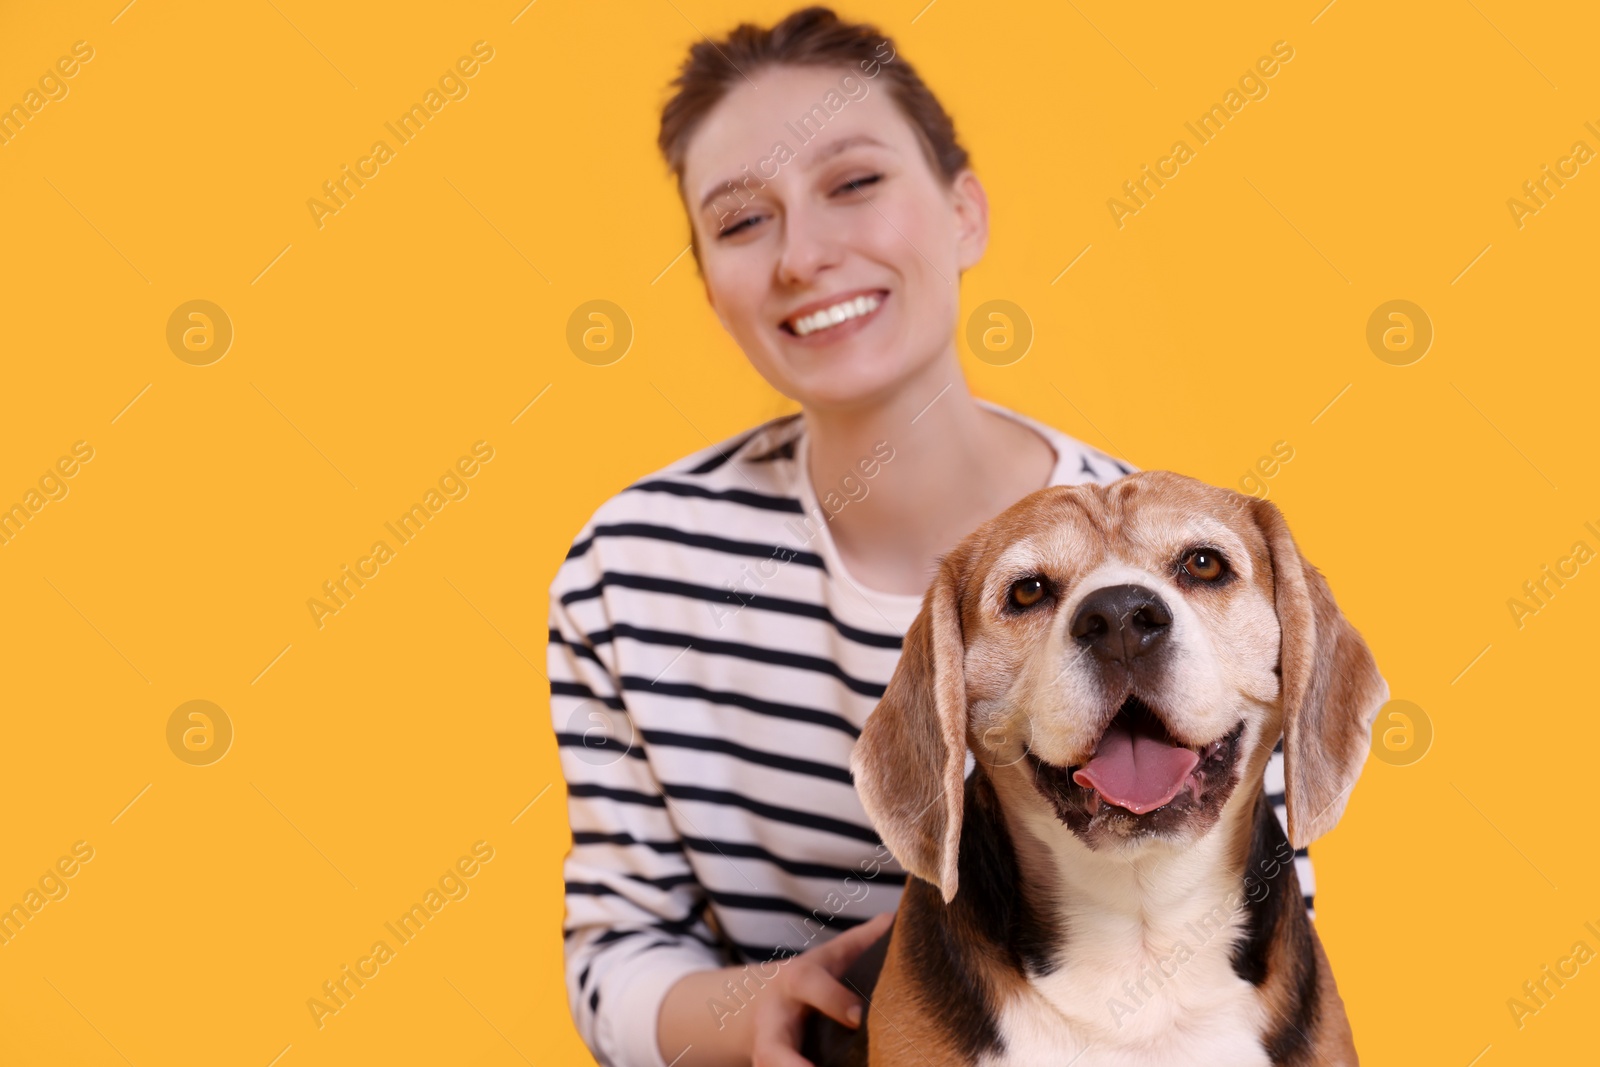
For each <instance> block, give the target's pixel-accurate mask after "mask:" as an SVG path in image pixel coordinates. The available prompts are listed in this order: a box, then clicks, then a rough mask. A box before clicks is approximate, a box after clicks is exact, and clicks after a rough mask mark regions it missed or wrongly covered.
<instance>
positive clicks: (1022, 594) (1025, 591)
mask: <svg viewBox="0 0 1600 1067" xmlns="http://www.w3.org/2000/svg"><path fill="white" fill-rule="evenodd" d="M1049 595H1050V587H1049V586H1048V585H1046V584H1045V580H1044V579H1043V578H1041V577H1039V576H1038V575H1036V574H1030V575H1028V577H1026V578H1023V579H1021V580H1019V581H1016V582H1013V583H1012V585H1011V592H1010V593H1009V594H1008V595H1007V597H1006V599H1007V601H1008V602H1009V603H1010V604H1011V606H1012V607H1014V608H1019V609H1024V610H1026V609H1027V608H1031V607H1033V606H1034V605H1035V604H1038V603H1040V602H1041V601H1043V600H1044V599H1045V598H1046V597H1048V596H1049Z"/></svg>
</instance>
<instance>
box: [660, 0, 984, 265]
mask: <svg viewBox="0 0 1600 1067" xmlns="http://www.w3.org/2000/svg"><path fill="white" fill-rule="evenodd" d="M885 45H887V46H888V58H887V59H886V58H885V54H884V51H883V49H884V46H885ZM781 65H788V66H799V67H848V68H850V69H851V70H852V71H857V70H860V71H866V70H868V69H872V70H873V71H874V73H873V74H872V75H869V76H872V77H876V75H877V74H878V73H881V74H883V75H885V76H886V77H887V78H888V89H889V96H890V99H892V100H893V101H894V102H895V105H896V106H898V107H899V109H900V111H901V113H902V114H903V115H905V117H906V120H907V121H908V122H909V123H910V124H911V128H912V130H914V131H915V132H916V135H917V140H918V142H919V143H920V144H921V146H922V151H923V155H924V156H925V157H926V158H927V160H928V165H929V167H930V168H931V169H932V170H933V172H934V173H935V174H937V175H938V176H939V177H940V178H941V179H942V180H943V181H944V183H945V185H947V186H948V185H951V184H953V183H954V182H955V179H956V175H958V174H959V173H961V170H962V168H964V167H966V166H967V150H966V149H965V148H962V147H961V143H960V141H958V140H957V138H956V129H955V124H954V123H953V122H951V121H950V116H949V115H948V114H946V113H945V110H944V108H943V107H942V106H941V105H940V104H939V101H938V99H937V98H936V97H935V96H934V95H933V93H932V91H931V90H929V89H928V87H927V86H926V85H925V84H923V81H922V78H921V77H920V76H918V74H917V72H916V69H915V68H914V67H912V65H911V64H910V63H909V62H907V61H906V60H905V59H902V58H900V57H899V56H898V55H897V54H896V51H895V48H894V42H893V41H892V40H891V39H890V38H889V37H887V36H885V35H884V34H883V33H881V32H880V31H879V30H878V28H877V27H876V26H873V25H871V24H870V23H860V22H843V21H841V20H840V19H839V16H838V15H836V14H834V13H833V10H832V9H831V8H827V7H822V6H812V7H806V8H801V9H799V10H797V11H794V12H792V13H790V14H789V15H788V16H786V17H785V18H784V19H783V21H781V22H779V23H777V24H776V25H774V26H772V28H770V29H763V28H761V27H760V26H756V25H753V24H751V23H748V22H745V23H741V24H740V25H738V26H737V27H735V28H734V29H733V30H732V32H730V33H729V34H728V35H727V36H726V37H724V38H723V39H722V40H720V41H712V40H709V39H707V40H701V41H697V42H695V44H694V45H693V46H691V47H690V49H689V56H688V58H687V59H685V60H684V61H683V65H682V67H680V68H679V71H678V76H677V78H675V79H674V80H673V82H672V86H673V87H674V88H675V89H676V90H677V91H676V92H675V93H673V95H672V98H671V99H670V100H668V101H667V103H666V106H665V107H663V108H662V109H661V131H660V134H659V135H658V137H657V138H656V143H657V145H658V146H659V147H660V149H661V154H662V155H663V156H664V157H666V161H667V166H668V167H669V168H670V169H671V171H672V174H673V176H674V177H675V178H676V179H677V184H678V196H679V198H680V199H682V200H683V201H684V207H685V210H687V209H688V206H689V205H688V197H687V196H686V195H685V191H684V187H683V169H684V157H685V155H686V154H687V152H688V147H689V140H690V138H691V137H693V135H694V132H695V130H697V129H698V128H699V126H700V123H701V122H702V121H703V120H704V119H705V117H706V115H708V114H709V113H710V112H711V109H712V108H714V107H715V106H716V105H717V103H718V102H719V101H721V99H722V98H723V97H724V96H725V95H727V92H728V90H729V89H730V88H732V87H733V86H734V85H735V84H736V83H737V82H740V81H743V80H744V79H746V78H747V77H748V76H749V75H750V74H751V73H753V72H754V71H757V70H760V69H761V68H763V67H771V66H781ZM689 232H690V240H691V244H693V246H694V255H695V263H696V264H697V265H698V264H699V262H700V245H699V242H698V240H696V239H695V238H694V226H693V224H692V222H691V225H690V227H689Z"/></svg>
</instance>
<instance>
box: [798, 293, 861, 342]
mask: <svg viewBox="0 0 1600 1067" xmlns="http://www.w3.org/2000/svg"><path fill="white" fill-rule="evenodd" d="M877 308H878V298H877V297H876V296H870V295H869V296H858V297H856V298H855V299H854V300H845V301H841V302H840V303H837V304H834V305H833V306H832V307H826V308H823V309H822V310H821V311H817V312H813V313H812V314H810V315H804V316H802V317H800V318H798V319H795V320H794V321H793V322H792V323H791V324H790V325H791V326H792V327H793V328H794V332H795V333H796V334H798V335H799V336H801V337H804V336H805V335H806V334H808V333H815V332H816V331H818V330H826V329H827V328H828V327H830V326H837V325H839V323H841V322H843V321H845V320H846V319H853V318H855V317H856V316H858V315H866V314H869V313H871V312H873V311H876V310H877Z"/></svg>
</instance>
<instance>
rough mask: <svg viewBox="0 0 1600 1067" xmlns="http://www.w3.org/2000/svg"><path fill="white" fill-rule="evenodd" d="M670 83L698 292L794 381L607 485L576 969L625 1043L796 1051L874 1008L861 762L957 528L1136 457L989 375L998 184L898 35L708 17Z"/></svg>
mask: <svg viewBox="0 0 1600 1067" xmlns="http://www.w3.org/2000/svg"><path fill="white" fill-rule="evenodd" d="M674 85H675V86H676V89H677V91H676V94H675V95H674V96H673V98H672V99H671V100H670V102H669V103H668V104H667V105H666V107H665V110H664V112H663V115H662V120H661V132H660V147H661V149H662V151H663V154H664V155H665V156H666V159H667V161H668V163H669V165H670V167H671V169H672V171H673V173H674V175H675V176H676V177H677V180H678V186H679V192H680V195H681V196H682V198H683V202H684V206H685V209H686V211H687V212H688V214H689V218H690V227H691V233H692V243H693V248H694V252H695V260H696V263H697V264H698V266H699V269H700V273H701V275H702V277H703V279H704V282H705V290H706V297H707V299H708V300H709V301H710V303H711V306H712V307H713V308H714V309H715V310H716V313H717V316H718V318H719V319H720V320H721V322H722V324H723V326H724V327H725V328H726V329H727V330H728V332H729V333H730V334H731V335H732V336H733V337H734V339H735V340H736V341H737V342H738V344H739V346H740V348H741V349H743V351H744V353H745V355H746V356H747V357H748V358H749V360H750V362H751V363H752V364H753V365H754V367H755V368H756V370H757V371H759V372H760V374H761V375H762V377H764V378H765V379H766V380H767V381H768V382H770V383H771V384H772V386H773V388H775V389H776V390H778V391H779V392H780V393H782V394H783V395H784V396H786V397H789V398H790V399H792V400H794V401H796V402H798V403H799V405H800V407H801V411H800V412H799V413H797V414H794V415H788V416H784V417H780V418H777V419H773V420H771V421H769V422H766V423H764V424H762V425H761V426H758V427H756V428H754V429H753V430H752V431H749V432H747V433H744V434H740V435H737V436H735V437H732V438H729V439H728V440H726V441H723V442H720V443H718V444H717V445H714V446H712V447H710V448H706V449H703V450H702V451H700V452H697V453H695V454H694V455H691V456H688V457H686V458H684V459H682V460H680V461H679V462H677V463H674V464H671V465H669V466H668V467H666V468H664V469H662V470H660V471H658V472H656V473H654V474H652V475H650V476H648V477H646V478H644V479H642V480H640V481H638V482H636V483H634V484H633V485H631V486H629V487H628V488H627V489H625V490H623V491H622V492H621V493H618V494H617V495H616V496H614V497H612V498H611V499H610V500H608V501H606V502H605V503H604V504H603V505H601V507H600V508H599V509H598V510H597V511H596V513H595V515H594V516H593V517H592V518H591V519H590V521H589V522H588V523H586V524H585V525H584V527H583V529H582V530H581V531H580V532H579V534H578V537H577V539H576V540H575V541H574V543H573V546H572V549H571V551H570V552H569V553H568V555H567V558H566V561H565V563H564V564H563V565H562V567H561V569H560V571H559V573H558V574H557V576H556V579H555V581H554V582H553V583H552V586H551V619H550V645H549V667H550V678H551V705H552V712H553V716H554V722H555V727H556V732H557V736H558V740H559V744H560V746H561V748H560V754H561V761H562V769H563V773H564V774H565V776H566V779H567V783H568V797H569V814H570V818H571V822H572V831H573V848H572V851H571V853H570V855H569V856H568V858H567V861H566V867H565V874H566V878H567V898H566V899H567V915H566V924H565V928H566V964H567V986H568V994H569V998H570V1001H571V1006H572V1011H573V1016H574V1019H575V1021H576V1023H577V1026H578V1029H579V1032H580V1033H581V1034H582V1036H583V1038H584V1040H585V1041H586V1042H587V1044H588V1045H589V1047H590V1048H591V1049H592V1050H593V1051H594V1052H595V1055H596V1056H597V1057H598V1058H599V1059H600V1060H601V1061H602V1062H604V1063H607V1064H610V1065H613V1067H636V1065H651V1067H663V1065H666V1064H673V1063H676V1064H681V1065H684V1067H687V1065H689V1064H740V1063H750V1062H754V1063H756V1064H759V1065H765V1064H780V1065H802V1064H805V1063H806V1062H807V1061H806V1060H805V1059H803V1058H802V1057H801V1056H800V1054H799V1052H798V1048H799V1046H800V1042H801V1036H802V1033H803V1030H804V1026H805V1020H806V1018H807V1016H808V1014H809V1013H811V1012H812V1011H817V1012H821V1013H823V1014H825V1015H827V1016H830V1017H832V1018H833V1019H835V1020H837V1021H839V1022H840V1023H843V1024H845V1025H855V1024H856V1023H857V1022H858V1021H859V1019H860V1011H861V1009H862V1002H861V998H860V997H859V996H857V994H856V993H855V992H854V991H852V989H850V988H848V987H847V986H846V985H844V984H843V983H842V982H841V981H840V980H839V978H840V976H841V975H842V974H843V972H844V970H845V968H846V967H848V966H849V965H850V964H851V963H852V962H853V961H854V960H855V959H856V957H857V956H858V955H859V954H860V953H861V952H862V950H863V949H865V948H866V947H867V946H868V945H869V944H871V943H872V942H873V941H874V940H875V939H876V938H877V937H878V936H879V935H880V934H882V933H883V931H884V929H885V927H886V925H887V916H888V913H890V912H892V911H893V910H894V907H895V905H896V903H897V901H898V899H899V894H900V890H901V887H902V886H903V885H904V880H905V875H904V873H903V872H902V871H901V870H900V868H899V867H898V866H897V865H896V864H895V863H894V862H893V860H892V858H890V857H889V856H888V855H887V853H886V852H885V851H884V850H883V848H882V845H881V843H880V842H879V840H878V838H877V835H876V834H875V833H874V832H873V830H872V828H871V826H870V824H869V823H868V820H867V818H866V816H865V815H864V813H863V812H862V810H861V807H860V804H859V801H858V800H857V797H856V794H855V791H854V789H853V787H852V785H851V780H850V776H849V773H848V770H847V768H848V764H849V756H850V747H851V743H852V741H853V740H854V738H855V737H856V736H857V734H858V733H859V731H860V728H861V725H862V723H863V722H864V721H865V718H866V716H867V714H868V713H869V712H870V711H871V710H872V708H873V707H874V705H875V704H876V702H877V699H878V697H879V696H881V694H882V693H883V689H884V686H885V684H886V683H887V682H888V679H889V676H890V674H891V673H892V672H893V669H894V665H895V662H896V660H897V659H898V657H899V654H900V638H901V635H902V634H903V633H904V632H905V630H906V629H907V627H908V626H909V625H910V623H911V621H912V619H913V618H914V617H915V616H916V613H917V611H918V609H919V607H920V605H921V596H922V593H923V591H924V589H925V587H926V585H927V584H928V582H929V580H930V579H931V577H932V575H933V573H934V569H935V566H936V561H937V557H938V556H939V555H940V554H941V553H943V552H946V551H948V550H949V549H950V548H951V547H953V546H954V545H955V544H956V542H958V541H959V540H960V539H961V537H962V536H963V535H965V534H966V533H967V532H969V531H970V530H972V529H973V528H974V527H976V526H977V525H979V524H980V523H981V522H983V521H984V520H985V519H988V518H989V517H991V516H992V515H994V514H996V513H997V512H999V511H1002V510H1004V509H1005V508H1006V507H1008V506H1009V505H1011V504H1012V503H1014V502H1015V501H1017V500H1018V499H1020V498H1021V497H1023V496H1026V495H1027V494H1029V493H1031V492H1034V491H1035V490H1038V489H1041V488H1043V487H1045V486H1047V485H1063V484H1073V483H1080V482H1097V483H1106V482H1110V481H1113V480H1115V479H1116V478H1118V477H1120V476H1122V475H1124V474H1127V473H1129V472H1130V471H1131V470H1132V468H1131V467H1129V466H1127V465H1126V464H1123V463H1119V462H1117V461H1115V460H1113V459H1111V458H1109V457H1107V456H1105V455H1103V454H1102V453H1100V452H1099V451H1096V450H1095V449H1093V448H1090V447H1088V446H1086V445H1084V444H1082V443H1080V442H1078V441H1076V440H1074V439H1072V438H1070V437H1068V436H1067V435H1065V434H1062V433H1061V432H1059V431H1057V430H1055V429H1053V428H1051V427H1048V426H1045V425H1043V424H1042V423H1039V422H1036V421H1034V420H1032V419H1030V418H1027V417H1024V416H1022V415H1019V414H1017V413H1015V412H1011V411H1008V410H1006V409H1005V408H1002V407H999V406H998V405H995V404H991V403H989V402H987V401H983V400H979V399H977V398H975V397H973V396H972V395H971V393H970V392H968V390H967V387H966V382H965V381H964V379H963V376H962V372H961V367H960V362H959V358H958V355H957V347H956V340H955V337H956V322H957V318H958V314H959V295H960V294H959V287H958V284H957V282H958V280H959V278H960V276H961V273H962V272H963V271H964V270H966V269H967V268H968V267H971V266H972V265H973V264H975V263H977V262H978V260H979V258H980V257H981V256H982V254H983V251H984V247H985V243H986V240H987V234H988V211H987V201H986V199H985V196H984V191H983V186H982V185H981V184H980V183H979V181H978V179H977V177H976V176H975V175H974V174H973V172H972V170H971V169H970V168H969V167H968V164H967V154H966V152H965V151H964V150H963V149H962V148H961V147H960V145H959V143H958V142H957V140H956V136H955V131H954V129H953V126H952V124H951V122H950V119H949V118H948V116H947V115H946V114H945V112H944V110H943V109H942V108H941V107H940V105H939V104H938V102H937V101H936V100H935V99H934V97H933V96H932V94H931V93H930V92H929V91H928V90H927V88H926V87H925V86H924V85H923V83H922V81H921V80H920V79H919V78H918V77H917V74H916V72H915V71H914V70H913V68H912V67H911V65H910V64H909V63H908V62H907V61H906V60H905V58H904V57H902V56H900V55H899V54H898V53H897V52H896V51H895V49H894V46H893V44H892V42H890V41H888V40H887V39H886V38H884V37H883V36H882V35H881V34H880V33H878V32H877V30H876V29H874V28H873V27H871V26H863V25H849V24H845V23H842V22H840V21H839V20H838V19H837V18H836V17H835V16H834V14H833V13H832V12H831V11H829V10H827V9H826V8H815V7H813V8H807V9H805V10H802V11H797V12H795V13H794V14H792V15H790V16H789V17H787V18H786V19H784V20H783V21H782V22H780V23H778V24H777V25H775V26H773V27H772V28H771V29H761V28H758V27H755V26H750V25H744V26H740V27H739V28H737V29H735V30H734V31H733V32H732V33H731V34H730V35H729V36H728V37H727V38H726V39H723V40H720V41H717V42H711V41H705V42H703V43H699V44H696V45H695V46H694V47H693V48H692V49H691V50H690V54H689V57H688V59H687V61H686V62H685V63H684V65H683V68H682V70H681V72H680V75H679V77H678V78H677V80H676V82H675V83H674ZM1281 760H1282V756H1281V754H1276V753H1275V754H1274V755H1273V757H1272V764H1271V766H1270V767H1269V771H1268V776H1269V782H1271V781H1274V780H1276V781H1278V782H1281V769H1282V768H1281ZM1274 775H1276V776H1277V777H1276V779H1274ZM1269 788H1270V786H1269ZM1279 815H1280V818H1282V817H1283V813H1282V811H1281V810H1280V812H1279ZM1303 864H1304V861H1302V868H1301V871H1300V874H1301V878H1302V883H1301V884H1302V885H1304V886H1307V887H1308V888H1309V886H1310V881H1309V876H1310V871H1309V869H1307V868H1306V867H1305V866H1304V865H1303ZM1308 905H1309V898H1308ZM769 961H772V962H769ZM777 961H783V962H782V963H781V964H780V963H778V962H777Z"/></svg>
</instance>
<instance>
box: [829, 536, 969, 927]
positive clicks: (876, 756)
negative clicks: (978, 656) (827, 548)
mask: <svg viewBox="0 0 1600 1067" xmlns="http://www.w3.org/2000/svg"><path fill="white" fill-rule="evenodd" d="M967 558H968V556H967V553H966V552H965V551H963V549H957V550H956V551H954V552H952V553H950V554H948V555H946V556H944V557H942V558H941V559H940V561H939V573H938V574H937V575H936V576H935V577H934V579H933V583H932V584H931V585H929V587H928V589H927V591H926V592H925V593H923V596H922V610H921V611H920V612H918V613H917V617H916V619H915V620H914V621H913V622H912V623H911V628H910V629H909V630H907V631H906V636H905V640H904V642H903V643H902V645H901V650H900V660H899V662H898V663H897V664H896V665H895V669H894V674H893V675H891V676H890V678H889V684H888V686H887V687H886V688H885V689H884V693H883V699H882V700H880V701H878V706H877V707H876V708H874V709H873V710H872V713H871V714H870V715H868V716H867V724H866V727H865V728H864V729H863V730H862V731H861V737H860V738H859V739H857V741H856V744H855V748H854V749H853V750H852V751H851V753H850V771H851V773H852V774H853V775H854V777H855V783H856V791H857V792H858V793H859V794H860V795H861V804H862V806H863V807H864V808H865V809H866V812H867V815H868V817H870V818H871V819H872V824H873V826H874V827H876V828H877V831H878V833H879V835H880V836H881V837H882V838H883V842H884V844H886V845H888V846H889V851H890V852H892V853H893V854H894V858H895V859H897V860H899V861H900V865H901V866H902V867H904V868H905V869H906V870H908V871H910V872H911V873H912V874H914V875H916V876H917V877H918V878H921V879H922V880H923V881H925V882H930V883H932V884H933V885H935V886H937V887H938V888H939V891H940V892H941V893H942V894H943V895H944V899H945V903H947V904H948V903H949V902H950V901H951V899H953V898H954V897H955V895H956V884H957V880H958V879H957V874H956V869H957V860H958V858H959V856H960V852H961V818H962V809H963V806H964V804H963V801H964V794H965V789H966V782H965V778H966V773H965V772H966V763H967V695H966V680H965V669H964V667H963V665H962V660H963V658H964V652H965V645H964V643H963V639H962V633H961V612H960V603H961V588H962V585H963V581H962V576H963V574H964V573H965V566H966V561H967Z"/></svg>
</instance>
